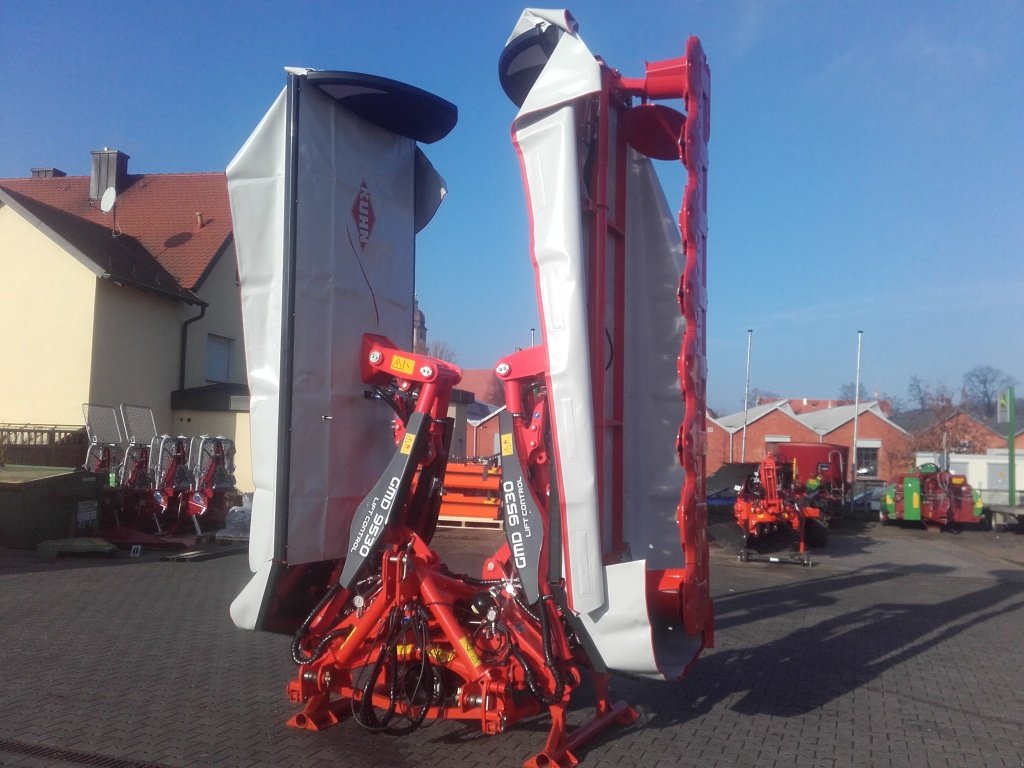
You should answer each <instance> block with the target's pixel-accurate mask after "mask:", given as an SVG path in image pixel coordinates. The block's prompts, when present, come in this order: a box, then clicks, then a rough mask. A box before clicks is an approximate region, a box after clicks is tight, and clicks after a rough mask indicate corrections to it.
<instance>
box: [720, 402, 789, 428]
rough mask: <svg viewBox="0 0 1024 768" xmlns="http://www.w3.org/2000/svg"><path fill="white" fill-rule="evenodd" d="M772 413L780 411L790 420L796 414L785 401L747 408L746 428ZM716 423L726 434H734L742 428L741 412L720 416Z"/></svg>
mask: <svg viewBox="0 0 1024 768" xmlns="http://www.w3.org/2000/svg"><path fill="white" fill-rule="evenodd" d="M772 411H782V412H783V413H784V414H786V415H787V416H790V417H791V418H794V419H795V418H796V414H795V413H793V409H792V408H790V407H789V402H788V401H786V400H777V401H775V402H774V403H765V404H763V405H755V406H754V407H753V408H747V414H746V416H747V426H748V427H749V426H750V425H751V424H753V423H754V422H755V421H757V420H758V419H760V418H762V417H763V416H767V415H768V414H769V413H771V412H772ZM716 421H717V422H718V423H719V424H721V425H722V428H723V429H725V430H726V431H728V432H735V431H736V430H738V429H742V428H743V411H738V412H736V413H730V414H729V415H728V416H720V417H719V418H718V419H716Z"/></svg>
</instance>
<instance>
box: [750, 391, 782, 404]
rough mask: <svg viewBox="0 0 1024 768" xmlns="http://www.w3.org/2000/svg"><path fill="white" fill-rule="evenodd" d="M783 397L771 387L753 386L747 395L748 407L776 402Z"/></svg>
mask: <svg viewBox="0 0 1024 768" xmlns="http://www.w3.org/2000/svg"><path fill="white" fill-rule="evenodd" d="M781 399H782V395H779V394H776V393H775V392H772V391H771V390H770V389H760V388H758V387H752V388H751V390H750V392H749V394H748V396H747V407H748V408H753V407H754V406H757V405H764V404H765V403H774V402H775V401H776V400H781Z"/></svg>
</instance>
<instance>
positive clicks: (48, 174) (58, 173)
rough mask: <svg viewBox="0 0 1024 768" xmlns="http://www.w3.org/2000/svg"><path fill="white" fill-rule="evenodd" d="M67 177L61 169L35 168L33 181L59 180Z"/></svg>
mask: <svg viewBox="0 0 1024 768" xmlns="http://www.w3.org/2000/svg"><path fill="white" fill-rule="evenodd" d="M64 176H67V174H66V173H64V171H62V170H61V169H60V168H33V169H32V178H33V179H59V178H63V177H64Z"/></svg>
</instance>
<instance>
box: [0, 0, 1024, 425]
mask: <svg viewBox="0 0 1024 768" xmlns="http://www.w3.org/2000/svg"><path fill="white" fill-rule="evenodd" d="M522 7H523V6H522V5H520V4H518V3H511V2H504V1H503V0H501V1H498V0H495V1H491V2H484V3H473V4H470V3H459V2H435V3H425V2H378V3H354V2H348V3H344V2H319V3H318V2H292V3H279V2H248V3H242V2H223V3H210V2H191V1H186V2H175V3H164V4H155V3H120V2H108V1H107V0H96V1H94V2H88V3H78V2H39V1H33V2H26V1H25V0H4V2H3V5H2V10H0V105H2V110H0V177H11V176H25V175H27V174H28V172H29V169H30V168H32V167H36V166H51V165H52V166H56V167H58V168H61V169H63V170H65V171H67V172H68V173H70V174H74V175H81V174H85V173H87V172H88V169H89V151H90V150H92V149H97V148H100V147H103V146H111V147H117V148H118V149H121V150H122V151H125V152H127V153H128V154H129V155H131V156H132V160H131V164H130V168H131V170H132V171H133V172H137V173H144V172H146V173H156V172H182V171H211V170H223V169H224V168H225V167H226V165H227V163H228V162H229V161H230V160H231V158H232V157H233V155H234V153H235V152H236V150H237V149H238V148H239V147H240V146H241V144H242V142H243V141H244V140H245V138H246V137H247V136H248V134H249V133H250V131H251V130H252V128H253V127H254V126H255V125H256V123H257V121H258V120H259V118H260V117H261V116H262V114H263V112H264V111H265V110H266V108H267V107H268V106H269V104H270V102H271V101H272V100H273V98H274V96H275V95H276V94H277V92H278V91H279V90H280V88H281V87H282V86H283V84H284V74H283V71H282V67H284V66H286V65H296V66H309V67H314V68H318V69H347V70H354V71H363V72H368V73H372V74H378V75H383V76H387V77H393V78H395V79H399V80H404V81H406V82H409V83H412V84H414V85H417V86H419V87H421V88H425V89H427V90H430V91H433V92H435V93H437V94H438V95H440V96H443V97H445V98H447V99H448V100H450V101H452V102H454V103H455V104H457V105H458V107H459V111H460V120H459V124H458V126H457V127H456V128H455V130H454V131H453V132H452V133H451V134H450V135H449V136H448V137H447V138H446V139H444V140H443V141H441V142H439V143H438V144H435V145H432V146H429V147H427V148H426V150H427V153H428V155H429V156H430V158H431V160H432V161H433V162H434V164H435V165H436V166H437V168H438V169H439V170H440V171H441V173H442V174H443V175H444V176H445V178H446V179H447V181H448V186H449V197H448V199H447V200H446V202H445V204H444V205H443V206H442V207H441V210H440V211H439V213H438V215H437V217H436V218H435V219H434V221H433V222H432V223H431V225H430V226H429V227H428V228H427V229H426V230H425V231H424V233H423V234H422V235H421V237H420V240H419V245H418V267H417V272H418V274H417V282H418V286H419V288H418V290H419V295H420V303H421V307H422V309H423V310H424V311H425V312H426V315H427V324H428V327H429V332H430V337H431V338H432V339H435V340H442V341H444V342H446V343H447V344H448V345H449V346H450V347H452V348H454V349H455V350H456V351H457V353H458V360H459V363H460V364H462V365H463V366H466V367H478V366H489V365H490V364H492V363H493V362H494V361H496V360H497V359H498V358H499V357H501V356H502V355H503V354H505V353H506V352H508V351H511V350H512V349H513V348H514V347H516V346H525V345H527V344H529V341H530V328H531V327H536V324H537V320H536V317H537V315H536V309H535V303H536V302H535V298H534V289H533V279H532V273H531V270H530V267H529V257H528V252H527V226H526V213H525V208H524V204H523V194H522V187H521V181H520V174H519V169H518V166H517V161H516V158H515V154H514V152H513V149H512V146H511V143H510V140H509V125H510V123H511V120H512V118H513V116H514V114H515V108H514V106H513V105H512V104H511V103H510V102H509V101H508V100H507V99H506V97H505V96H504V94H503V92H502V91H501V89H500V87H499V85H498V82H497V76H496V70H497V58H498V55H499V53H500V51H501V48H502V46H503V44H504V41H505V39H506V37H507V36H508V34H509V32H510V31H511V29H512V27H513V25H514V24H515V22H516V20H517V19H518V17H519V13H520V11H521V9H522ZM569 8H570V10H571V11H572V12H573V13H574V15H575V16H576V18H577V19H578V20H579V22H580V34H581V36H582V37H583V39H584V40H585V41H586V43H587V44H588V46H589V47H590V49H591V50H592V51H593V52H594V53H595V54H598V55H601V56H602V57H603V58H604V59H605V60H606V61H607V62H608V63H609V64H610V65H612V66H614V67H616V68H618V69H620V70H621V71H622V72H623V74H625V75H627V76H630V75H640V74H642V72H643V62H644V61H645V60H658V59H663V58H670V57H673V56H677V55H680V54H681V52H682V48H683V44H684V43H685V40H686V38H687V37H688V36H689V35H690V34H696V35H698V36H700V38H701V40H702V42H703V44H704V48H705V50H706V52H707V55H708V59H709V63H710V65H711V71H712V142H711V169H710V196H709V197H710V199H709V227H710V240H709V247H708V272H709V275H708V283H709V335H708V350H709V368H710V372H709V403H710V404H711V405H712V406H713V407H715V408H717V409H719V410H724V411H733V410H737V409H739V408H740V407H741V405H742V393H743V378H744V362H745V354H746V340H747V334H746V331H747V329H748V328H752V329H753V330H754V336H753V352H752V359H751V374H750V378H751V386H752V387H758V388H760V389H763V390H772V391H775V392H779V393H782V394H786V395H791V396H807V397H834V396H836V395H837V394H838V390H839V388H840V387H841V386H842V385H843V384H845V383H849V382H852V381H853V379H854V375H855V365H856V334H857V331H858V330H863V331H864V337H863V358H862V380H863V381H864V382H865V384H866V385H867V387H868V388H869V391H876V390H877V391H881V392H885V393H888V394H891V395H896V396H900V397H905V396H906V389H907V383H908V380H909V378H910V377H911V376H912V375H917V376H919V377H920V378H922V379H924V380H925V381H927V382H930V383H932V384H933V385H939V384H944V385H946V386H949V387H952V388H954V389H958V388H959V386H960V383H961V377H962V375H963V373H964V372H966V371H967V370H969V369H970V368H972V367H974V366H975V365H981V364H987V365H993V366H995V367H997V368H1001V369H1002V370H1004V371H1006V372H1007V373H1009V374H1010V375H1011V376H1013V377H1015V378H1016V379H1017V381H1018V382H1019V383H1020V384H1021V385H1024V332H1022V331H1024V309H1022V297H1024V267H1022V265H1021V259H1022V257H1024V86H1022V85H1021V83H1022V79H1024V46H1022V45H1021V31H1022V30H1024V3H1021V2H1017V1H1013V2H1011V1H1009V0H1006V1H1004V0H982V1H981V2H976V3H971V4H969V5H968V4H966V3H960V2H939V1H935V2H891V1H890V2H886V1H882V0H871V1H867V0H865V1H857V0H848V1H847V2H842V3H839V2H811V1H810V0H789V1H785V0H784V1H775V2H770V1H765V2H747V1H741V0H717V1H716V2H712V1H710V0H709V1H707V2H682V1H680V0H675V1H671V0H649V1H645V0H640V1H639V2H633V3H610V2H607V1H605V2H591V1H589V0H587V1H582V2H577V3H574V4H573V5H571V6H569ZM661 172H662V177H663V179H664V181H665V186H666V189H667V190H668V197H669V203H670V205H671V206H672V207H673V208H676V207H678V202H679V191H680V189H681V185H682V175H681V171H680V170H679V169H678V168H676V167H675V166H674V165H672V164H664V166H663V167H662V168H661ZM1018 389H1020V387H1018Z"/></svg>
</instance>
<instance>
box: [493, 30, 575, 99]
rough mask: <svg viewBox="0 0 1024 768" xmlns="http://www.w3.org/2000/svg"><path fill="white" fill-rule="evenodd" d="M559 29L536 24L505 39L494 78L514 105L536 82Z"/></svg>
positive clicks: (553, 45) (556, 39)
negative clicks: (507, 42) (511, 38)
mask: <svg viewBox="0 0 1024 768" xmlns="http://www.w3.org/2000/svg"><path fill="white" fill-rule="evenodd" d="M562 33H563V30H562V29H560V28H558V27H556V26H555V25H554V24H552V25H550V26H549V27H548V28H547V29H542V28H541V27H540V26H536V27H534V28H533V29H530V30H528V31H526V32H524V33H523V34H521V35H519V36H518V37H517V38H515V39H514V40H511V41H509V44H508V45H506V46H505V49H504V50H503V51H502V52H501V57H500V58H499V59H498V81H499V82H500V83H501V88H502V90H503V91H505V95H506V96H508V97H509V99H511V100H512V103H513V104H515V105H516V106H517V107H521V106H523V102H524V101H526V95H527V94H528V93H529V92H530V89H531V88H533V84H534V83H536V82H537V78H538V77H540V73H541V71H542V70H543V69H544V66H545V65H546V64H547V63H548V59H549V58H551V54H552V52H554V50H555V46H556V45H558V39H559V38H560V37H561V36H562Z"/></svg>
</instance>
